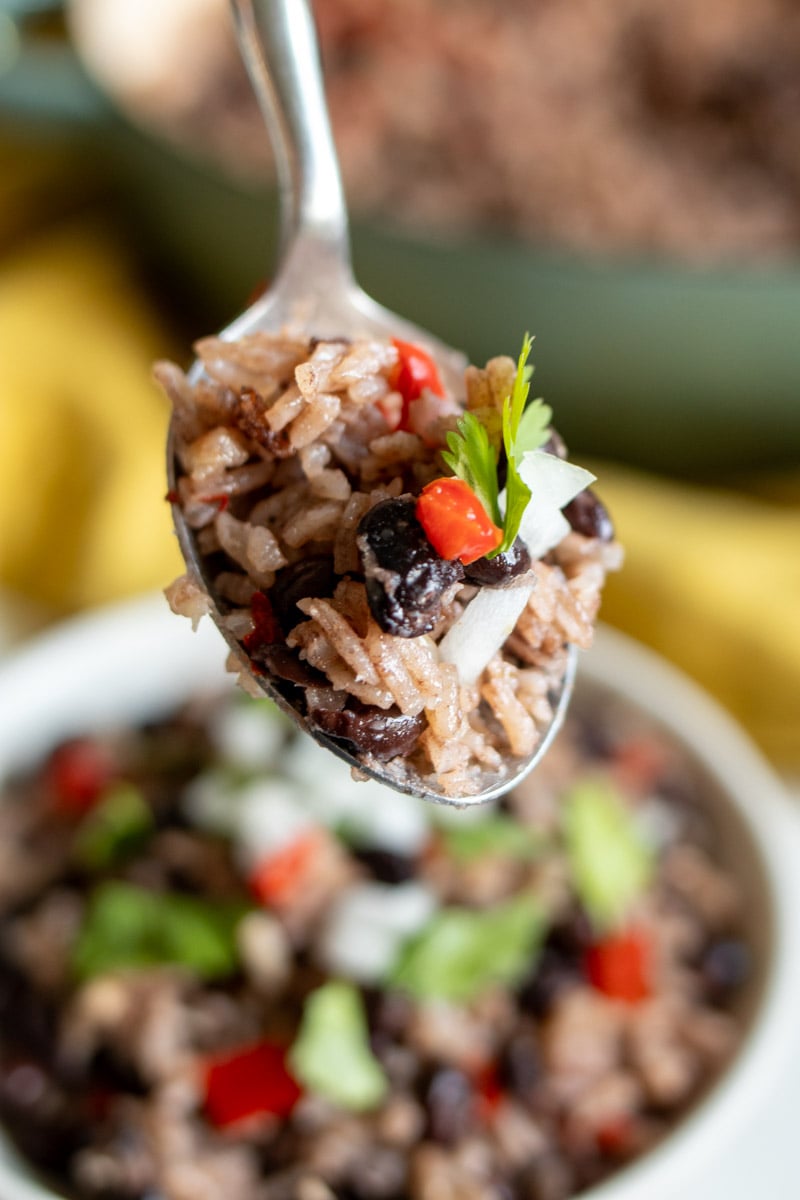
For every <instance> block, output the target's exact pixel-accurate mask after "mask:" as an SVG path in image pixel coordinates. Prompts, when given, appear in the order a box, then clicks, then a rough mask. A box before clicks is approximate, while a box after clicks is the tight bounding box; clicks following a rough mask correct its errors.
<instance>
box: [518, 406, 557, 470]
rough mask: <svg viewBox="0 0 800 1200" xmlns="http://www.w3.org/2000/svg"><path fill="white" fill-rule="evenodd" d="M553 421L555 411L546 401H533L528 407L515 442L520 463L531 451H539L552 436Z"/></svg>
mask: <svg viewBox="0 0 800 1200" xmlns="http://www.w3.org/2000/svg"><path fill="white" fill-rule="evenodd" d="M552 420H553V410H552V408H551V407H550V405H549V404H545V402H544V400H532V401H531V403H530V404H529V405H528V406H527V408H526V409H525V411H524V413H523V414H522V418H521V420H520V423H519V426H518V428H517V436H516V439H515V442H514V457H515V459H516V460H517V461H519V460H520V459H521V458H522V456H523V454H525V453H527V451H529V450H538V449H539V447H540V446H543V445H544V444H545V442H546V441H547V439H548V438H549V436H550V423H551V421H552Z"/></svg>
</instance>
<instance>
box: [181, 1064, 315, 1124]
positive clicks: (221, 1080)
mask: <svg viewBox="0 0 800 1200" xmlns="http://www.w3.org/2000/svg"><path fill="white" fill-rule="evenodd" d="M301 1095H302V1090H301V1088H300V1086H299V1084H298V1083H297V1081H296V1080H295V1079H294V1078H293V1077H292V1075H291V1074H290V1073H289V1071H288V1069H287V1066H286V1051H285V1050H284V1049H283V1048H282V1047H281V1046H276V1045H273V1043H271V1042H256V1043H255V1044H254V1045H249V1046H244V1047H239V1048H238V1049H237V1050H234V1051H232V1052H231V1053H229V1054H224V1055H220V1056H219V1057H217V1058H213V1059H211V1060H209V1061H208V1062H207V1063H206V1064H205V1104H204V1109H205V1113H206V1116H207V1117H208V1119H209V1120H210V1121H211V1123H212V1124H213V1125H216V1126H217V1128H218V1129H226V1128H228V1127H229V1126H231V1125H234V1124H236V1123H237V1122H239V1121H245V1120H247V1119H248V1118H249V1117H256V1116H262V1115H265V1114H272V1115H273V1116H276V1117H285V1116H288V1114H289V1113H290V1112H291V1111H292V1109H293V1108H294V1106H295V1104H296V1103H297V1101H298V1100H299V1099H300V1096H301Z"/></svg>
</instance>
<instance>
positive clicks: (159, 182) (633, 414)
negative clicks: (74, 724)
mask: <svg viewBox="0 0 800 1200" xmlns="http://www.w3.org/2000/svg"><path fill="white" fill-rule="evenodd" d="M315 11H316V14H317V18H318V23H319V27H320V33H321V39H322V47H323V57H324V63H325V68H326V79H327V83H328V91H329V99H330V104H331V109H332V116H333V123H334V130H335V134H336V139H337V144H338V147H339V151H340V155H341V158H342V166H343V172H344V176H345V183H346V189H347V193H348V198H349V203H350V206H351V209H352V214H353V244H354V256H355V264H356V271H357V275H358V277H359V280H360V282H361V283H362V284H363V286H364V287H365V288H366V289H367V291H369V292H371V293H372V294H373V295H375V296H376V297H377V298H378V299H380V300H381V301H382V302H383V303H385V304H387V305H388V306H389V307H391V308H394V309H396V310H398V311H399V312H402V313H404V314H405V315H407V316H408V317H409V318H411V319H412V320H414V321H416V322H419V323H421V324H422V325H425V326H427V327H429V328H430V329H431V330H432V331H433V332H435V333H437V334H439V335H440V336H441V337H442V338H443V339H444V340H445V341H448V342H451V343H453V344H455V345H458V346H461V347H462V348H463V349H464V350H465V351H466V352H467V353H468V354H469V355H470V356H471V357H472V358H473V359H475V360H478V361H481V362H483V361H484V360H485V359H486V358H487V357H489V356H491V355H493V354H497V353H512V354H514V353H516V349H517V347H518V345H519V342H520V338H521V336H522V334H523V332H524V331H525V330H526V329H530V330H531V331H533V332H534V333H535V335H536V342H535V350H534V354H535V359H536V376H535V387H536V390H537V391H538V393H540V394H542V395H544V396H545V397H546V399H547V400H548V402H549V403H551V404H552V406H553V408H554V409H555V412H556V417H557V422H558V425H559V428H560V431H561V432H562V434H563V435H564V437H565V439H566V440H567V442H568V444H569V446H570V449H571V451H572V454H573V456H574V457H575V458H576V459H577V460H578V461H579V462H585V461H586V460H587V459H588V460H590V465H592V466H593V469H595V470H596V472H597V474H598V476H599V485H598V490H599V491H600V493H601V495H602V496H603V498H604V499H605V501H606V502H607V504H608V506H609V508H610V509H611V511H612V513H613V515H614V517H615V519H616V522H617V525H618V530H619V533H620V536H621V538H622V540H623V541H624V542H625V543H626V545H627V547H628V563H627V566H626V569H625V570H624V572H623V573H622V574H621V575H620V576H619V577H618V578H615V579H613V580H612V581H611V584H610V586H609V589H608V597H607V601H606V603H605V606H604V610H603V617H604V618H605V619H606V620H607V621H609V622H610V623H612V624H614V625H617V626H619V627H620V628H623V629H624V630H626V631H627V632H630V633H632V634H634V635H635V636H637V637H639V638H641V639H642V640H644V641H646V642H648V643H650V644H651V645H653V646H655V647H656V648H657V649H658V650H660V651H661V652H662V653H664V654H666V655H667V657H669V658H670V659H672V660H673V661H674V662H676V663H677V664H678V665H680V666H682V667H683V668H684V669H685V670H687V671H688V672H689V673H690V674H691V675H693V676H694V677H695V678H696V679H698V680H699V681H700V682H701V683H703V684H704V685H705V686H706V687H707V688H709V690H711V691H712V692H713V693H714V694H716V696H717V697H718V698H719V699H721V700H722V701H723V703H725V704H726V705H727V707H728V708H730V709H731V710H732V711H733V712H734V713H735V714H736V715H737V716H738V717H739V718H740V719H741V720H742V721H743V722H744V724H745V725H746V726H747V728H748V729H749V730H750V732H751V733H752V734H753V735H754V736H755V737H756V739H757V740H758V741H759V742H760V744H761V746H762V747H763V748H764V749H765V750H766V752H767V754H768V755H769V757H770V758H771V760H772V761H773V762H774V763H775V764H776V765H777V766H778V767H779V768H780V769H781V770H783V771H784V772H786V773H789V774H792V773H797V772H800V620H798V613H799V612H800V330H799V329H798V324H799V323H800V7H798V6H797V4H796V3H794V2H793V0H706V2H705V3H703V4H698V3H696V2H695V3H692V2H691V0H616V2H615V3H614V4H609V3H608V2H607V0H557V2H556V0H507V2H506V3H504V4H503V5H497V4H496V3H495V2H494V0H448V2H447V3H445V2H444V0H317V3H316V4H315ZM275 218H276V206H275V199H274V194H273V191H272V184H271V163H270V155H269V151H268V145H267V138H266V134H265V131H264V129H263V126H262V124H261V120H260V117H259V115H258V112H257V110H256V107H255V103H254V101H253V99H252V97H251V95H250V90H249V85H248V84H247V81H246V79H245V77H244V74H243V70H242V68H241V66H240V64H239V61H238V57H237V54H236V50H235V47H234V44H233V37H232V32H231V28H230V24H229V19H228V11H227V2H226V0H170V2H169V3H168V4H167V3H164V2H163V0H69V2H67V3H64V4H61V3H56V2H55V0H2V2H0V595H2V608H0V615H2V618H3V620H2V623H1V624H2V629H3V630H4V631H5V637H6V638H9V637H11V636H13V635H15V634H18V633H20V632H27V631H30V630H32V629H33V628H35V627H37V626H39V625H41V624H45V623H47V622H49V621H52V620H54V619H56V618H58V617H60V616H63V615H66V614H68V613H71V612H74V611H77V610H80V609H84V608H87V607H91V606H93V605H96V604H100V603H103V602H106V601H108V600H112V599H115V598H117V597H120V596H124V595H129V594H132V593H136V592H139V591H143V590H147V589H150V588H153V587H163V586H164V585H165V584H166V583H167V582H169V581H170V580H171V579H172V577H173V576H174V575H176V574H177V573H179V572H180V569H181V563H180V559H179V555H178V552H177V547H176V545H175V542H174V539H173V536H172V534H171V529H170V521H169V515H168V509H167V505H166V504H165V502H164V492H165V480H164V440H165V433H166V425H167V417H168V414H167V410H166V403H165V401H164V400H163V399H162V398H161V397H160V395H159V394H158V392H157V390H156V389H155V387H154V386H153V385H152V384H151V382H150V365H151V362H152V360H153V359H154V358H156V357H161V356H165V355H170V356H173V357H175V358H177V359H178V360H179V361H181V362H184V363H185V362H187V361H188V360H189V359H190V358H191V342H192V339H193V338H194V337H196V336H198V335H200V334H201V333H205V332H208V331H212V330H214V329H216V328H218V327H220V326H222V325H224V324H225V323H226V322H227V321H228V320H229V319H230V318H231V317H232V316H233V315H234V314H235V313H236V312H237V311H239V310H240V309H241V308H243V307H244V306H245V304H246V302H247V300H248V298H249V297H250V296H251V295H252V293H253V292H254V291H255V290H257V289H259V288H260V287H263V286H264V283H265V281H266V280H267V278H268V276H269V272H270V270H271V267H272V263H273V254H274V241H275V225H276V221H275Z"/></svg>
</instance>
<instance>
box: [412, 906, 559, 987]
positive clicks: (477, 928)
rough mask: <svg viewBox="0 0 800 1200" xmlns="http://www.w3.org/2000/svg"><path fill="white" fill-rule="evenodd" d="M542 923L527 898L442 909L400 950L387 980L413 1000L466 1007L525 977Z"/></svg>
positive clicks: (544, 922)
mask: <svg viewBox="0 0 800 1200" xmlns="http://www.w3.org/2000/svg"><path fill="white" fill-rule="evenodd" d="M546 925H547V918H546V915H545V912H544V910H543V909H542V907H541V904H540V902H539V901H538V900H537V898H536V897H535V896H533V895H531V894H530V893H526V894H523V895H519V896H515V897H514V898H513V899H511V900H508V901H506V902H505V903H503V904H498V905H495V906H494V907H493V908H485V909H469V908H456V907H453V908H443V909H441V910H440V912H438V913H437V914H436V915H435V916H434V917H433V919H432V920H431V921H430V922H429V923H428V924H427V925H426V926H425V928H424V929H422V930H421V931H420V932H419V933H418V934H416V935H415V936H414V937H413V938H412V939H411V940H410V941H409V942H408V943H407V944H406V946H405V947H404V948H403V950H402V951H401V954H400V958H399V960H398V961H397V963H396V964H395V967H394V969H393V971H392V973H391V976H390V978H389V983H390V984H391V985H393V986H394V987H397V988H401V989H403V990H404V991H407V992H410V993H411V995H412V996H415V997H416V998H417V999H418V1000H450V1001H452V1002H454V1003H457V1004H458V1003H466V1002H468V1001H469V1000H471V999H473V997H475V996H478V995H480V993H481V992H483V991H485V990H486V989H487V988H489V987H492V986H493V985H496V984H503V985H506V986H510V987H513V986H514V985H515V984H517V983H519V982H520V980H521V979H523V978H524V976H525V974H526V972H527V971H528V970H530V968H531V965H532V964H533V961H534V959H535V956H536V954H537V952H538V948H539V945H540V944H541V941H542V938H543V937H544V934H545V932H546Z"/></svg>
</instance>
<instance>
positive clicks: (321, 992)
mask: <svg viewBox="0 0 800 1200" xmlns="http://www.w3.org/2000/svg"><path fill="white" fill-rule="evenodd" d="M289 1063H290V1066H291V1068H292V1071H293V1072H294V1074H295V1075H296V1077H297V1079H299V1081H300V1082H301V1083H302V1084H304V1085H305V1087H307V1088H308V1089H309V1090H310V1091H312V1092H316V1093H317V1095H319V1096H324V1097H325V1098H326V1099H327V1100H330V1101H331V1102H332V1103H333V1104H337V1105H339V1106H340V1107H341V1108H346V1109H349V1110H350V1111H351V1112H362V1111H366V1110H368V1109H370V1108H375V1107H376V1106H377V1105H378V1104H380V1102H381V1100H383V1098H384V1096H385V1095H386V1092H387V1090H388V1086H389V1085H388V1080H387V1078H386V1075H385V1074H384V1071H383V1068H382V1067H381V1064H380V1063H379V1062H378V1060H377V1058H375V1055H374V1054H373V1053H372V1050H371V1048H370V1044H369V1030H368V1027H367V1018H366V1013H365V1012H364V1003H363V1001H362V999H361V994H360V993H359V992H358V991H357V990H356V988H354V987H353V985H352V984H350V983H344V982H342V981H340V980H330V981H329V982H328V983H324V984H322V986H321V987H318V988H317V989H316V991H314V992H312V993H311V994H310V996H309V997H308V999H307V1000H306V1002H305V1008H304V1009H303V1020H302V1023H301V1025H300V1032H299V1034H298V1037H297V1041H296V1042H295V1043H294V1046H293V1047H292V1049H291V1052H290V1055H289Z"/></svg>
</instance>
